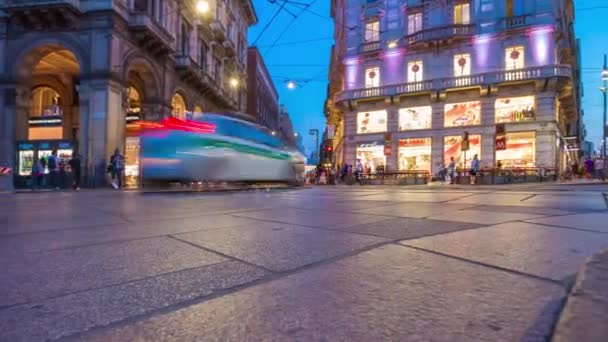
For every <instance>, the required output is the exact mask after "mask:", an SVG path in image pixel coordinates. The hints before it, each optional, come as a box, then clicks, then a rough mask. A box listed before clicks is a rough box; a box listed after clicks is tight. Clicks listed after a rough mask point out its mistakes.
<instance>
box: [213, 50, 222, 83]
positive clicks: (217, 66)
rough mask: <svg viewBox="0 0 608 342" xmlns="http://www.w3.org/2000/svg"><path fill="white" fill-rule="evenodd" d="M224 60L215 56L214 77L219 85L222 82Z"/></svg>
mask: <svg viewBox="0 0 608 342" xmlns="http://www.w3.org/2000/svg"><path fill="white" fill-rule="evenodd" d="M221 76H222V62H221V61H220V60H219V58H217V57H215V58H213V78H214V79H215V83H217V84H218V85H220V84H222V82H221V81H222V77H221Z"/></svg>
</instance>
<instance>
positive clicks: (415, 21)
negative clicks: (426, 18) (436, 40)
mask: <svg viewBox="0 0 608 342" xmlns="http://www.w3.org/2000/svg"><path fill="white" fill-rule="evenodd" d="M421 30H422V12H418V13H413V14H410V15H408V16H407V34H414V33H416V32H418V31H421Z"/></svg>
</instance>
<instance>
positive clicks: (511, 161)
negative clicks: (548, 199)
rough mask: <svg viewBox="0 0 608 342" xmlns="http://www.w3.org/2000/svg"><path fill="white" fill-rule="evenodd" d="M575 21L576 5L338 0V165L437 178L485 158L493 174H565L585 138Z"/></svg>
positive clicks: (562, 1)
mask: <svg viewBox="0 0 608 342" xmlns="http://www.w3.org/2000/svg"><path fill="white" fill-rule="evenodd" d="M573 12H574V8H573V3H572V1H570V0H537V1H527V0H526V1H524V0H469V1H467V0H443V1H440V0H435V1H426V0H407V1H405V0H384V1H383V0H376V1H373V0H333V1H332V15H333V16H334V19H336V32H338V33H337V34H336V40H337V42H336V45H335V46H334V49H333V51H332V67H331V68H332V72H333V73H335V74H334V75H332V79H331V80H330V87H329V89H330V91H329V96H330V97H329V100H328V102H329V103H328V104H327V107H326V109H327V110H326V115H327V116H328V121H329V119H331V121H332V123H335V124H337V126H338V127H341V129H343V137H341V138H340V139H338V140H337V141H335V144H336V145H335V146H334V149H335V150H336V152H337V153H336V155H339V156H341V157H340V158H341V159H340V160H336V164H342V163H348V164H353V165H354V164H355V163H356V159H361V160H362V162H363V163H364V165H365V166H367V167H369V168H370V169H371V170H372V172H374V171H378V170H385V171H388V172H390V171H398V170H424V171H429V172H432V173H433V174H434V173H436V172H437V171H438V169H439V167H440V166H441V165H447V164H448V163H449V160H450V157H454V158H455V160H456V162H457V166H458V167H459V168H461V169H465V170H466V169H467V168H468V167H469V166H470V161H471V159H472V158H473V156H474V155H475V154H477V155H479V158H480V159H481V164H482V167H484V168H493V167H496V166H497V165H501V166H502V167H503V168H533V167H534V168H556V169H558V170H561V169H564V168H565V166H566V165H567V163H569V162H571V160H573V159H574V158H576V157H577V152H576V146H577V144H578V142H579V141H580V140H582V139H583V138H584V137H582V131H583V127H582V122H581V111H580V107H579V106H580V94H581V93H580V83H579V80H580V71H579V70H580V69H579V64H578V61H579V57H578V48H577V44H578V42H577V41H576V39H575V37H574V31H573V20H574V16H573ZM338 39H340V41H338ZM338 64H339V65H338ZM336 85H338V87H339V88H340V89H339V90H334V91H332V89H334V88H335V86H336ZM502 128H504V134H503V133H501V131H502ZM497 130H498V132H499V134H497ZM465 132H468V135H469V142H470V144H469V150H468V151H467V152H466V153H463V151H461V141H462V137H463V134H464V133H465ZM387 145H388V146H387ZM465 155H466V160H465Z"/></svg>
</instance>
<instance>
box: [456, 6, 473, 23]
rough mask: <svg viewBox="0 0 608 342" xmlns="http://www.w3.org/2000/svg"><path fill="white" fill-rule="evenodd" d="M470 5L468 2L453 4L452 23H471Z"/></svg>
mask: <svg viewBox="0 0 608 342" xmlns="http://www.w3.org/2000/svg"><path fill="white" fill-rule="evenodd" d="M470 7H471V6H470V5H469V4H468V3H464V4H458V5H456V6H454V24H456V25H468V24H470V23H471V15H470V13H471V12H470Z"/></svg>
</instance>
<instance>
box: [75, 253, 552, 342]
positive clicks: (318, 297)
mask: <svg viewBox="0 0 608 342" xmlns="http://www.w3.org/2000/svg"><path fill="white" fill-rule="evenodd" d="M563 296H564V290H563V289H562V287H560V286H558V285H556V284H553V283H549V282H544V281H539V280H536V279H530V278H527V277H524V276H519V275H514V274H510V273H507V272H502V271H498V270H494V269H490V268H487V267H482V266H479V265H474V264H471V263H467V262H462V261H459V260H454V259H450V258H445V257H441V256H437V255H433V254H430V253H426V252H421V251H417V250H413V249H409V248H405V247H401V246H397V245H389V246H385V247H382V248H378V249H374V250H371V251H368V252H365V253H362V254H359V255H356V256H353V257H349V258H347V259H344V260H341V261H339V262H336V263H333V264H329V265H324V266H322V267H319V268H315V269H309V270H306V271H304V272H301V273H297V274H293V275H291V276H288V277H285V278H282V279H279V280H276V281H272V282H269V283H265V284H261V285H258V286H255V287H251V288H248V289H245V290H242V291H239V292H236V293H233V294H230V295H227V296H223V297H221V298H216V299H213V300H210V301H206V302H203V303H200V304H196V305H192V306H190V307H187V308H183V309H180V310H177V311H174V312H170V313H166V314H163V315H158V316H155V317H151V318H149V319H145V320H143V321H141V322H137V323H135V324H129V325H127V326H120V327H114V328H112V329H108V330H102V331H96V332H94V333H92V334H89V335H86V336H78V337H77V338H75V339H78V340H85V341H86V340H88V341H114V340H122V341H141V340H158V339H162V340H170V341H203V340H206V341H208V340H213V341H387V340H393V341H450V342H452V341H492V342H495V341H545V340H546V338H547V337H548V336H549V335H550V333H551V327H552V324H553V321H554V320H555V317H556V314H557V311H558V310H559V307H560V302H561V300H562V298H563Z"/></svg>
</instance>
